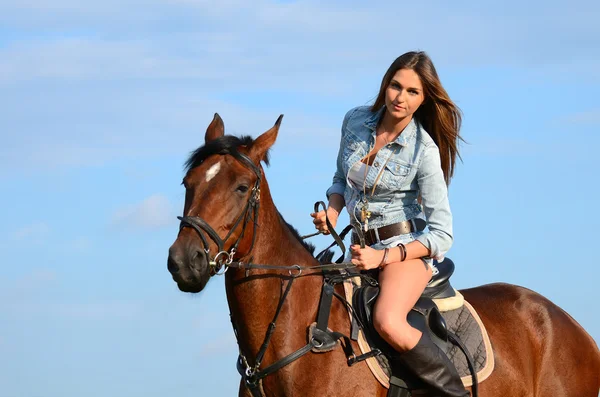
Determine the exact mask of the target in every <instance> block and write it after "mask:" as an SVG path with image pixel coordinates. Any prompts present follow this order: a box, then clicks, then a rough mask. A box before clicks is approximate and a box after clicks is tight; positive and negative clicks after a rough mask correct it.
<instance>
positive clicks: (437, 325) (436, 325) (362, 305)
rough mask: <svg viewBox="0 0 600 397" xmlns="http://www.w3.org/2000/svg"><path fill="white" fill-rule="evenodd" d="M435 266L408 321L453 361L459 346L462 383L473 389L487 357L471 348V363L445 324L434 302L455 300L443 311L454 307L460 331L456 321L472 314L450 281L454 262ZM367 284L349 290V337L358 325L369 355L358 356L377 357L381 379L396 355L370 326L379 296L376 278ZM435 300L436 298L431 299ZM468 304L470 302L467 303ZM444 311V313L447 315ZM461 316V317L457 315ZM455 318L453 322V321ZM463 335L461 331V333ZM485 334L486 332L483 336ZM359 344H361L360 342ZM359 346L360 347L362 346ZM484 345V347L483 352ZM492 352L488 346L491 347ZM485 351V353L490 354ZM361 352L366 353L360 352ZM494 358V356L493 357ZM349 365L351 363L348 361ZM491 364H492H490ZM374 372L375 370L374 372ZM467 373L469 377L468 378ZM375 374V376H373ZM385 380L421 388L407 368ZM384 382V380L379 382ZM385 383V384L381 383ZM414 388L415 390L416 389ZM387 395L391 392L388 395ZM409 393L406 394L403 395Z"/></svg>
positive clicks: (454, 327)
mask: <svg viewBox="0 0 600 397" xmlns="http://www.w3.org/2000/svg"><path fill="white" fill-rule="evenodd" d="M434 264H435V267H436V268H437V270H438V272H437V273H435V275H434V276H433V278H432V280H431V281H430V283H429V284H428V286H427V288H426V289H425V291H424V292H423V294H422V296H421V297H420V298H419V300H418V301H417V303H416V304H415V306H414V307H413V308H412V310H411V311H410V312H409V314H408V317H407V321H408V323H409V324H410V325H411V326H413V327H414V328H416V329H418V330H419V331H421V332H423V333H427V334H428V335H429V337H430V338H431V340H432V341H433V342H434V343H435V344H436V345H437V346H438V347H439V348H440V349H441V350H442V351H444V352H445V353H446V354H447V355H448V357H449V358H450V359H454V360H453V361H454V362H455V363H456V361H457V360H456V359H457V357H456V356H457V354H456V351H457V349H460V351H462V353H463V354H464V355H461V356H462V357H461V359H462V360H463V362H464V361H465V360H466V363H465V364H466V366H465V368H461V370H462V371H459V372H462V373H463V374H464V373H465V372H466V374H465V375H467V377H466V379H468V381H466V382H465V378H463V382H464V383H465V384H466V385H467V383H468V385H469V386H473V387H474V391H475V390H476V389H477V384H478V380H477V372H478V370H480V371H481V369H482V368H483V367H487V368H488V369H489V365H486V364H489V360H488V357H485V355H484V357H483V362H479V361H480V358H481V357H480V356H481V351H480V349H479V348H473V346H472V345H471V347H472V348H473V350H476V353H477V359H478V362H477V364H478V365H477V366H476V364H475V363H474V360H473V357H472V355H471V353H470V352H469V350H468V349H467V347H466V346H465V345H464V343H463V342H462V341H461V340H460V337H458V336H457V335H455V334H454V333H453V332H452V331H451V330H450V329H449V327H448V324H447V321H446V319H445V318H444V316H443V315H442V313H441V312H440V309H439V308H438V305H437V304H436V302H437V303H442V305H440V307H443V306H444V305H443V303H444V302H448V301H450V302H452V301H458V304H454V305H452V307H446V308H444V310H450V309H454V310H452V311H449V312H448V313H450V314H451V316H450V318H451V320H450V321H451V322H452V324H451V326H452V327H453V330H454V331H455V332H457V333H459V332H458V331H457V329H456V325H457V324H459V323H460V324H464V321H465V319H468V318H471V316H472V314H471V313H470V312H469V310H467V309H465V308H464V307H462V306H463V303H464V305H465V306H467V303H466V302H463V300H462V299H463V298H462V295H460V294H459V293H458V292H457V291H456V290H455V289H454V288H453V287H452V285H451V284H450V277H451V276H452V274H453V273H454V263H453V262H452V260H451V259H449V258H445V259H444V260H443V261H441V262H434ZM365 284H366V285H363V286H360V287H358V288H354V291H353V293H352V307H353V311H354V316H352V329H351V339H353V340H358V334H359V327H360V329H362V331H363V332H362V334H363V335H362V336H363V337H364V339H366V341H367V342H368V345H369V346H370V350H371V351H370V352H369V354H368V356H367V355H366V354H363V356H361V357H368V358H369V359H371V357H376V360H377V362H378V363H379V366H380V367H381V368H382V369H384V372H385V374H384V375H383V376H381V377H378V379H379V380H380V381H382V379H381V378H382V377H383V378H387V377H389V359H388V357H390V356H391V355H393V354H397V353H396V352H395V350H394V349H393V348H392V347H391V346H390V345H389V344H388V343H387V342H386V341H385V340H384V339H383V338H381V337H380V336H379V334H378V333H377V331H376V330H375V328H374V327H373V307H374V304H375V302H376V300H377V297H378V296H379V286H378V284H377V282H376V281H375V280H372V281H371V282H367V283H365ZM434 300H435V301H434ZM469 307H470V305H469ZM457 312H459V313H458V314H456V315H455V314H454V313H457ZM448 313H444V315H446V314H448ZM458 317H460V319H459V318H458ZM454 319H456V322H455V321H454ZM473 327H475V328H478V329H479V327H478V326H477V325H476V324H475V325H471V326H470V328H471V330H473ZM462 335H463V336H464V334H462ZM486 336H487V335H486ZM359 344H360V343H359ZM361 347H362V346H361ZM486 347H487V346H485V347H483V350H484V353H485V350H487V349H486ZM489 350H490V352H491V347H490V349H489ZM490 352H488V353H490ZM363 353H365V352H364V351H363ZM492 360H493V356H492ZM350 364H351V365H352V363H350ZM369 366H370V367H371V369H372V370H373V366H372V365H371V364H369ZM492 367H493V363H492ZM374 373H375V371H374ZM468 375H470V379H469V378H468ZM376 376H377V375H376ZM487 376H489V374H487V373H486V374H485V377H487ZM387 380H388V379H385V381H386V383H387V385H386V386H390V385H395V386H397V387H399V388H400V389H402V390H415V389H419V388H420V384H419V382H418V380H417V379H415V377H414V376H413V375H412V374H411V373H410V371H406V372H405V373H404V374H403V375H402V379H399V378H396V377H395V376H392V377H391V379H389V382H387ZM382 383H384V382H382ZM384 385H385V384H384ZM392 389H393V388H392V387H390V392H392ZM415 391H416V390H415ZM388 395H390V394H388ZM406 395H408V394H406Z"/></svg>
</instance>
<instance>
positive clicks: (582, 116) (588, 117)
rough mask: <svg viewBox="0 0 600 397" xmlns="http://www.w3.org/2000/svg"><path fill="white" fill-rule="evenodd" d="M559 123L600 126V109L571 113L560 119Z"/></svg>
mask: <svg viewBox="0 0 600 397" xmlns="http://www.w3.org/2000/svg"><path fill="white" fill-rule="evenodd" d="M560 121H562V122H567V123H574V124H578V125H600V109H593V110H588V111H585V112H579V113H573V114H570V115H567V116H565V117H562V118H561V119H560Z"/></svg>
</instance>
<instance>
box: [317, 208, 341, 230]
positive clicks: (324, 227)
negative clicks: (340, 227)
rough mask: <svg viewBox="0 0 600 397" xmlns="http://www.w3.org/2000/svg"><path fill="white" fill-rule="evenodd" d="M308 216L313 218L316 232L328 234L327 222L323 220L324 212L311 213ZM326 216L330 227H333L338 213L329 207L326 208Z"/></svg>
mask: <svg viewBox="0 0 600 397" xmlns="http://www.w3.org/2000/svg"><path fill="white" fill-rule="evenodd" d="M310 216H312V217H313V218H314V219H313V223H314V224H315V228H316V229H317V230H318V231H320V232H321V233H323V234H329V228H328V227H327V221H326V220H325V211H319V212H313V213H312V214H310ZM327 216H328V217H329V222H330V223H331V226H333V227H335V225H336V224H337V220H338V217H339V216H340V213H339V212H337V211H336V210H334V209H333V208H331V207H329V208H327Z"/></svg>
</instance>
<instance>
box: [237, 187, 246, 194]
mask: <svg viewBox="0 0 600 397" xmlns="http://www.w3.org/2000/svg"><path fill="white" fill-rule="evenodd" d="M236 190H237V191H238V192H240V193H246V192H247V191H248V186H246V185H240V186H238V188H237V189H236Z"/></svg>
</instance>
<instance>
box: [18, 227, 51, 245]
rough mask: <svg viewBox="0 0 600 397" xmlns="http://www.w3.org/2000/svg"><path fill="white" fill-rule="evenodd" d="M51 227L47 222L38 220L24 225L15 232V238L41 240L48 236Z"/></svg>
mask: <svg viewBox="0 0 600 397" xmlns="http://www.w3.org/2000/svg"><path fill="white" fill-rule="evenodd" d="M49 232H50V227H49V226H48V225H47V224H46V223H45V222H36V223H32V224H29V225H26V226H23V227H21V228H19V229H17V230H16V231H14V232H13V238H15V239H17V240H25V239H27V240H30V241H35V242H40V241H42V240H43V239H44V238H46V237H47V236H48V233H49Z"/></svg>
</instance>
